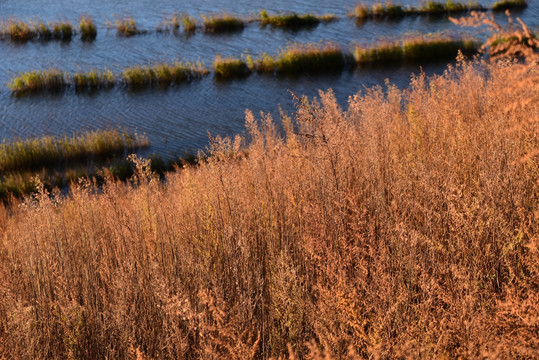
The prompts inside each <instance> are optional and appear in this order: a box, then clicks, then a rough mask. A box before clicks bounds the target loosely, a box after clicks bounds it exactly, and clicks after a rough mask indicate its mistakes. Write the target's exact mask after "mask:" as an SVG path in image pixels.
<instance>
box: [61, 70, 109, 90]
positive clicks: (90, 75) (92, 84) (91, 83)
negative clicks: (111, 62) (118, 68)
mask: <svg viewBox="0 0 539 360" xmlns="http://www.w3.org/2000/svg"><path fill="white" fill-rule="evenodd" d="M71 81H72V84H73V86H75V89H76V90H78V91H81V90H98V89H109V88H111V87H113V86H114V84H115V82H116V78H115V76H114V74H113V73H112V71H110V70H103V71H101V70H95V69H94V70H90V71H88V72H78V73H75V74H73V76H72V78H71Z"/></svg>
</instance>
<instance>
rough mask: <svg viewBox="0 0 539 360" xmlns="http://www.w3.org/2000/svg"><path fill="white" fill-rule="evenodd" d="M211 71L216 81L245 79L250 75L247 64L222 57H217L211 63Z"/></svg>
mask: <svg viewBox="0 0 539 360" xmlns="http://www.w3.org/2000/svg"><path fill="white" fill-rule="evenodd" d="M213 69H214V72H215V77H216V78H217V79H223V80H224V79H232V78H242V77H246V76H248V75H249V74H250V73H251V70H250V69H249V67H248V66H247V63H246V62H245V61H243V60H241V59H234V58H230V57H222V56H220V55H217V57H216V58H215V60H214V62H213Z"/></svg>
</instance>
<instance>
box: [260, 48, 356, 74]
mask: <svg viewBox="0 0 539 360" xmlns="http://www.w3.org/2000/svg"><path fill="white" fill-rule="evenodd" d="M344 66H345V56H344V54H343V51H342V49H341V48H340V46H339V45H337V44H335V43H324V44H293V45H290V46H288V47H287V48H286V49H284V50H282V51H281V52H280V53H279V54H278V55H277V56H276V57H271V56H269V55H267V54H262V55H260V57H259V59H257V60H256V61H255V63H254V67H255V68H256V70H257V71H259V72H265V73H273V72H277V73H278V74H281V75H293V74H300V73H327V72H337V71H341V70H342V69H343V68H344Z"/></svg>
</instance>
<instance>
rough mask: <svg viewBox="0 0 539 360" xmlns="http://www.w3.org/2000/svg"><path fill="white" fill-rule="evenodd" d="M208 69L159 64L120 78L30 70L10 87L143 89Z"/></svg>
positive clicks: (138, 68)
mask: <svg viewBox="0 0 539 360" xmlns="http://www.w3.org/2000/svg"><path fill="white" fill-rule="evenodd" d="M207 74H208V70H207V69H206V68H205V67H204V65H203V64H201V63H183V62H174V63H159V64H155V65H145V66H133V67H129V68H126V69H125V70H123V72H122V73H121V74H120V75H118V76H116V75H114V74H113V73H112V71H110V70H91V71H88V72H78V73H75V74H73V75H71V74H68V73H65V72H62V71H60V70H58V69H54V68H53V69H48V70H43V71H29V72H26V73H22V74H20V75H19V76H17V77H15V78H14V79H12V80H11V82H9V84H8V87H9V88H10V89H11V91H12V92H13V93H15V94H25V93H32V92H39V91H50V92H56V91H61V90H64V89H65V88H66V87H69V86H73V87H74V88H75V89H76V90H97V89H106V88H111V87H113V86H115V85H117V84H124V85H126V86H129V87H140V86H144V85H151V84H163V85H169V84H172V83H175V84H179V83H181V82H184V81H189V80H193V79H197V78H201V77H202V76H205V75H207Z"/></svg>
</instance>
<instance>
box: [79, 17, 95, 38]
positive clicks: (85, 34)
mask: <svg viewBox="0 0 539 360" xmlns="http://www.w3.org/2000/svg"><path fill="white" fill-rule="evenodd" d="M79 31H80V37H81V39H82V40H94V39H95V38H96V37H97V28H96V26H95V24H94V22H93V20H92V18H91V17H90V16H88V15H87V16H82V17H81V18H80V20H79Z"/></svg>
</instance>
